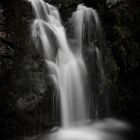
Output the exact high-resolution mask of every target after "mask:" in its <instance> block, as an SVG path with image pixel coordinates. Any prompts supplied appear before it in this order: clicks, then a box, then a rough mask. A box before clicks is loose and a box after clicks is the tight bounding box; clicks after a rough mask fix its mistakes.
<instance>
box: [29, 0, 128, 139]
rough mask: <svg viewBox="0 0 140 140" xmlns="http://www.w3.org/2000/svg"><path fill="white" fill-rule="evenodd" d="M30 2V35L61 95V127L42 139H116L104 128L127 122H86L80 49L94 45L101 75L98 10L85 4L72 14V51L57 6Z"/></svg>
mask: <svg viewBox="0 0 140 140" xmlns="http://www.w3.org/2000/svg"><path fill="white" fill-rule="evenodd" d="M30 2H31V5H32V7H33V11H34V14H35V18H36V19H35V20H34V22H33V24H32V37H33V40H34V43H35V45H36V48H37V49H38V52H39V54H40V56H41V57H43V59H44V62H45V63H46V66H47V68H48V70H49V75H50V77H51V79H52V81H53V82H54V84H55V87H56V89H57V91H58V94H59V95H60V99H61V122H62V124H61V128H60V129H59V130H58V131H57V132H56V133H52V134H50V135H47V136H44V137H42V139H43V140H46V139H50V140H108V139H110V140H114V136H115V139H117V140H118V139H119V136H117V135H115V134H114V133H113V134H109V133H107V132H105V129H106V128H109V130H111V129H112V128H113V129H114V130H116V131H118V129H120V128H121V129H125V128H127V125H126V124H124V123H122V122H120V123H119V122H118V121H115V120H111V121H107V122H106V121H105V122H100V123H97V124H96V123H95V124H92V123H91V122H90V123H89V124H88V120H89V112H88V111H87V110H88V109H87V106H86V101H85V94H86V90H85V87H84V86H85V85H86V84H85V83H84V81H86V80H87V79H86V76H87V69H86V65H85V63H84V61H83V55H82V52H83V48H84V44H85V43H87V44H88V45H91V46H93V48H91V49H93V50H94V51H95V52H96V55H97V59H96V61H97V66H98V68H99V70H100V75H101V77H103V68H102V64H101V55H100V51H99V49H98V47H97V46H96V45H95V44H94V43H95V41H96V35H95V31H98V28H99V26H100V22H99V18H98V14H97V12H96V11H95V10H93V9H91V8H87V7H86V6H84V5H79V6H78V8H77V11H76V12H75V13H74V14H73V16H72V24H73V25H74V31H73V32H74V39H75V40H76V42H77V46H76V47H77V48H76V51H73V49H71V46H70V45H69V43H68V41H67V36H66V33H65V28H64V27H63V25H62V23H61V18H60V15H59V12H58V10H57V9H56V8H55V7H54V6H52V5H50V4H48V3H45V2H44V1H43V0H30ZM85 122H86V123H85ZM116 122H117V123H116ZM116 124H117V125H116ZM118 124H120V125H119V126H118Z"/></svg>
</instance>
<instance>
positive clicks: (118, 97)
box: [0, 0, 140, 140]
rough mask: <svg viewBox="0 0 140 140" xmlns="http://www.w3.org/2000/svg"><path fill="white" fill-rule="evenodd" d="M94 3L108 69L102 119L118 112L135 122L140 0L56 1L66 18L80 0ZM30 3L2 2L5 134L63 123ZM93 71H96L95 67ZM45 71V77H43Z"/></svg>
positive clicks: (139, 99)
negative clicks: (35, 40) (36, 40)
mask: <svg viewBox="0 0 140 140" xmlns="http://www.w3.org/2000/svg"><path fill="white" fill-rule="evenodd" d="M81 2H82V3H85V5H87V6H89V7H93V8H95V9H96V10H97V11H98V13H99V16H100V20H101V23H102V27H103V40H104V43H103V44H102V46H100V50H101V51H102V57H103V67H104V71H105V77H106V80H105V84H104V92H103V93H102V95H100V97H98V104H99V108H98V109H99V110H100V111H99V118H100V119H101V118H105V117H114V118H120V119H124V120H127V121H129V122H131V123H132V124H133V125H135V126H137V127H138V126H139V124H140V121H139V118H140V83H139V81H140V46H139V45H140V39H139V31H140V19H139V17H140V1H139V0H124V1H123V0H122V1H120V2H118V3H115V4H114V5H111V6H109V5H107V4H106V1H105V0H83V1H82V0H81V1H80V0H71V1H70V2H69V1H65V0H60V1H56V0H52V1H50V3H52V4H54V5H55V6H57V7H58V8H59V10H60V13H61V16H62V19H63V23H64V25H67V21H68V18H69V17H70V16H71V15H72V12H73V11H75V10H76V6H77V4H79V3H81ZM33 19H34V16H33V13H32V9H31V6H30V4H29V3H27V2H25V1H23V0H3V1H0V128H1V131H0V136H1V138H2V139H3V140H4V139H8V138H10V139H11V138H14V139H15V138H16V137H18V136H29V135H35V134H39V133H41V132H43V131H46V130H50V129H51V128H53V127H54V126H58V125H60V113H59V112H60V109H59V97H58V95H56V94H55V90H54V88H53V85H52V83H51V81H50V80H49V78H48V76H47V75H46V74H45V73H46V72H47V70H46V68H45V66H44V63H43V61H42V59H41V58H40V57H39V55H38V54H37V52H36V50H35V49H34V48H35V46H34V44H33V43H32V40H31V36H30V25H31V23H32V20H33ZM91 73H92V72H91ZM44 75H46V76H44Z"/></svg>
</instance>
